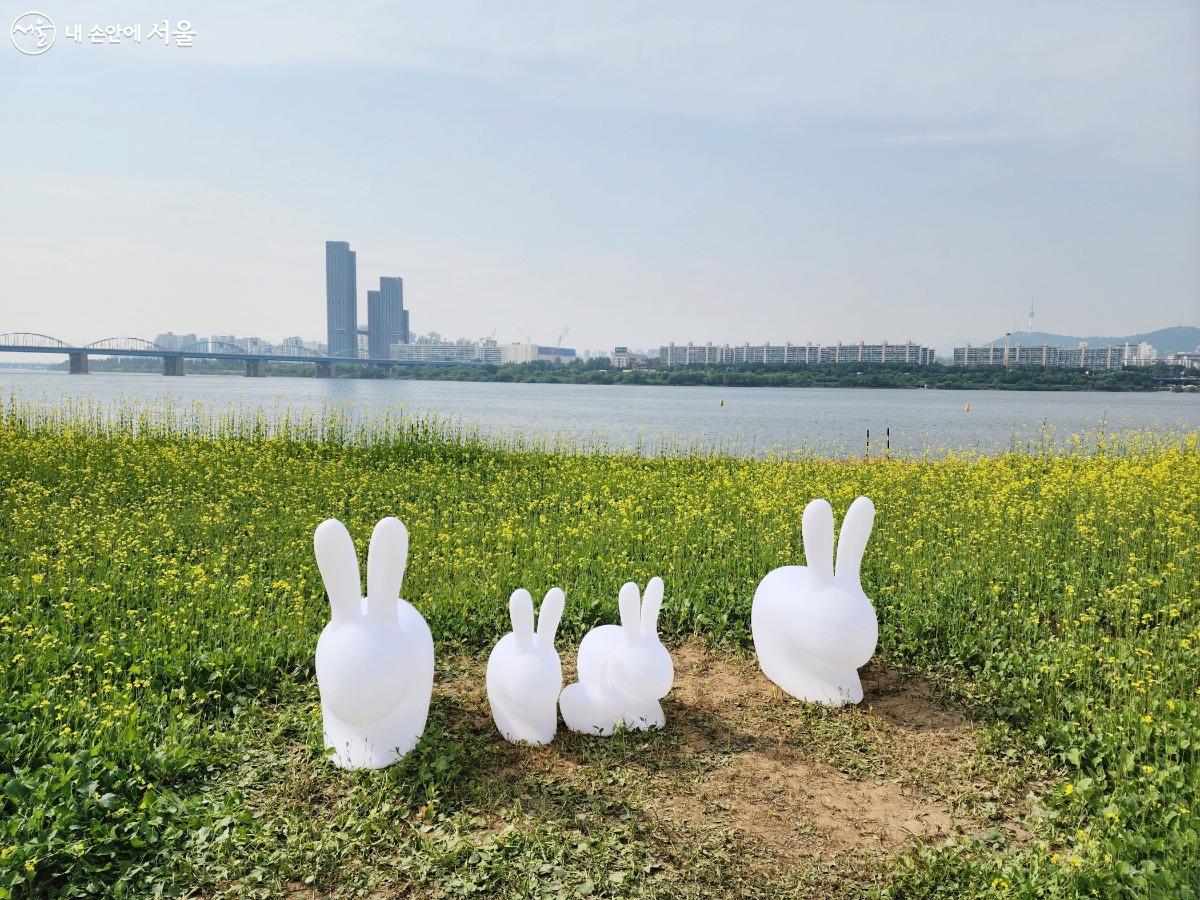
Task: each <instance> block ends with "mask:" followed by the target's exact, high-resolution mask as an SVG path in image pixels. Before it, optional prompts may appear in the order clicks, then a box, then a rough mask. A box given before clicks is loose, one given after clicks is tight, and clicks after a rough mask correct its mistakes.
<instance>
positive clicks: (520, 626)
mask: <svg viewBox="0 0 1200 900" xmlns="http://www.w3.org/2000/svg"><path fill="white" fill-rule="evenodd" d="M508 616H509V618H510V619H512V626H513V634H515V635H516V636H517V646H518V647H520V648H521V649H522V650H529V649H532V647H533V598H532V597H530V596H529V591H527V590H525V588H517V589H516V590H515V591H513V592H512V596H511V597H509V598H508Z"/></svg>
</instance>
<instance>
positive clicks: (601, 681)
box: [559, 578, 675, 735]
mask: <svg viewBox="0 0 1200 900" xmlns="http://www.w3.org/2000/svg"><path fill="white" fill-rule="evenodd" d="M662 599H663V581H662V579H661V578H651V579H650V583H649V584H647V585H646V596H645V598H644V601H643V600H642V599H641V598H640V592H639V590H638V586H637V585H636V584H634V583H633V582H630V583H628V584H626V585H625V586H624V587H623V588H621V594H620V609H621V624H620V625H601V626H599V627H597V628H593V629H592V630H591V631H589V632H588V633H587V635H585V636H584V639H583V642H582V643H581V644H580V645H579V681H578V682H577V683H576V684H572V685H568V687H567V688H566V690H564V691H563V692H562V697H561V698H560V699H559V708H560V709H561V710H562V716H563V721H564V722H566V724H567V727H568V728H570V729H571V730H572V731H578V732H581V733H583V734H599V735H610V734H612V733H613V731H614V730H615V729H616V727H617V725H620V724H622V723H623V724H624V725H625V727H626V728H631V729H637V730H639V731H644V730H646V729H648V728H661V727H662V726H663V725H665V724H666V716H664V715H663V709H662V705H661V704H660V703H659V702H658V701H659V700H661V699H662V698H663V697H665V696H666V695H667V694H668V693H670V690H671V686H672V685H673V684H674V683H675V665H674V663H673V662H672V661H671V654H670V652H669V651H668V650H667V648H666V647H664V646H663V643H662V641H660V640H659V639H658V611H659V608H660V607H661V606H662Z"/></svg>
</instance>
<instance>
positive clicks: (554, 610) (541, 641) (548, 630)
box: [537, 587, 567, 650]
mask: <svg viewBox="0 0 1200 900" xmlns="http://www.w3.org/2000/svg"><path fill="white" fill-rule="evenodd" d="M566 605H567V595H566V594H564V593H563V589H562V588H557V587H556V588H550V590H549V591H548V592H547V593H546V596H545V597H543V598H542V608H541V609H539V610H538V631H537V642H538V646H539V647H549V648H550V649H551V650H553V649H554V635H555V634H556V633H557V632H558V623H559V622H560V621H562V614H563V608H564V607H565V606H566Z"/></svg>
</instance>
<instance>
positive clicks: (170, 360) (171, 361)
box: [163, 356, 183, 375]
mask: <svg viewBox="0 0 1200 900" xmlns="http://www.w3.org/2000/svg"><path fill="white" fill-rule="evenodd" d="M163 374H164V375H182V374H183V357H182V356H164V357H163Z"/></svg>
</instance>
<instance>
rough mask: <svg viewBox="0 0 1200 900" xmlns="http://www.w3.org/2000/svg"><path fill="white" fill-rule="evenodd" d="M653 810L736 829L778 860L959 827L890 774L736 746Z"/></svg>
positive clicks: (891, 844)
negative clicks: (876, 775) (689, 789)
mask: <svg viewBox="0 0 1200 900" xmlns="http://www.w3.org/2000/svg"><path fill="white" fill-rule="evenodd" d="M657 810H658V814H659V815H665V816H667V817H677V818H680V819H682V820H683V821H685V822H686V823H687V824H688V825H690V826H691V827H694V828H733V829H737V830H738V831H740V832H742V833H743V834H744V835H745V836H747V837H748V838H750V839H751V840H752V841H753V842H754V843H755V844H756V845H757V847H756V849H757V850H758V851H759V854H760V855H761V857H762V858H763V859H764V860H765V861H767V862H768V863H776V864H778V863H787V864H793V863H795V862H798V861H800V860H801V859H802V858H804V857H810V858H814V859H821V858H825V857H829V856H837V855H839V854H841V853H844V852H846V851H849V850H854V851H862V850H868V851H872V850H882V851H895V850H898V849H900V848H901V847H902V846H903V845H904V844H906V843H907V842H908V841H910V840H912V839H913V838H918V839H923V840H933V839H935V838H938V837H942V836H946V835H949V834H950V833H952V832H953V831H954V830H955V828H956V827H961V826H960V824H959V823H956V821H955V819H954V818H953V816H952V815H951V814H950V813H949V812H948V811H947V810H946V809H943V808H941V807H939V806H938V805H937V804H934V803H925V802H921V801H920V800H919V799H917V798H914V797H911V796H909V795H908V794H907V793H906V792H905V791H904V790H903V789H902V788H901V787H900V786H899V785H898V784H896V783H895V782H892V781H879V782H872V781H858V780H855V779H853V778H851V777H849V776H847V775H845V774H844V773H842V772H839V771H838V770H837V769H834V768H833V767H831V766H829V765H826V764H824V763H820V762H813V761H811V760H805V759H801V758H798V757H796V756H795V755H792V754H789V753H782V752H779V751H767V752H762V751H751V752H748V753H744V754H740V755H738V756H737V757H734V758H732V759H730V760H729V762H728V763H726V764H725V765H723V766H721V767H719V768H717V769H716V770H714V771H713V772H712V773H710V774H709V775H708V776H706V777H705V778H703V779H701V780H700V781H699V782H697V783H696V784H695V785H694V787H693V793H691V794H690V795H684V796H680V797H677V798H666V799H664V800H663V802H662V803H661V804H660V805H659V806H658V807H657Z"/></svg>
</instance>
